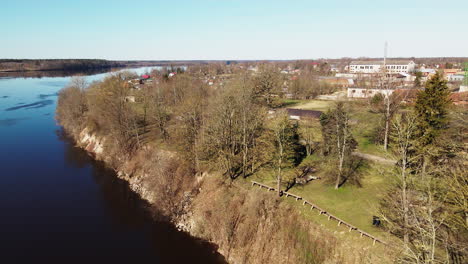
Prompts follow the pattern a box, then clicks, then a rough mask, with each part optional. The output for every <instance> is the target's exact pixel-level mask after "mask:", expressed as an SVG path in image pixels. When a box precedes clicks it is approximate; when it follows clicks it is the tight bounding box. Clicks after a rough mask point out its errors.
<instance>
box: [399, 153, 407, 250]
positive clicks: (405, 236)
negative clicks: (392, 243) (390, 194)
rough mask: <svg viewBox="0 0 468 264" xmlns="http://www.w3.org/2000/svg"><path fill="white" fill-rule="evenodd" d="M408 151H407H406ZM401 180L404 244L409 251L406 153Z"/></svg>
mask: <svg viewBox="0 0 468 264" xmlns="http://www.w3.org/2000/svg"><path fill="white" fill-rule="evenodd" d="M405 151H406V150H405ZM401 180H402V186H401V188H402V190H401V200H402V203H403V243H404V246H405V250H406V249H408V243H409V237H408V226H409V221H408V197H407V193H406V189H407V182H406V181H407V180H406V153H403V159H402V164H401Z"/></svg>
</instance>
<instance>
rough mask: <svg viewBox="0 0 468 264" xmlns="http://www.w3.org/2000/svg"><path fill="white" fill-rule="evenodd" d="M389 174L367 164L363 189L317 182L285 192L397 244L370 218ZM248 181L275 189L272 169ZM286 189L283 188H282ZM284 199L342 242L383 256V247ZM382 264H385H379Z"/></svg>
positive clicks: (385, 168)
mask: <svg viewBox="0 0 468 264" xmlns="http://www.w3.org/2000/svg"><path fill="white" fill-rule="evenodd" d="M391 171H392V166H385V165H380V164H376V163H369V164H368V165H367V166H366V169H365V171H364V172H363V176H362V181H361V183H362V187H357V186H353V185H350V184H348V183H346V184H345V185H343V186H342V187H340V188H339V189H338V190H335V189H334V186H333V185H330V184H327V183H325V181H324V180H323V179H320V180H314V181H311V182H309V183H308V184H306V185H304V186H300V185H295V186H294V187H292V188H291V189H290V190H289V191H288V192H290V193H293V194H296V195H299V196H301V197H303V198H304V199H306V200H308V201H310V202H312V203H314V204H316V205H318V206H320V207H321V208H322V209H324V210H326V211H327V212H330V213H331V214H333V215H335V216H337V217H338V218H341V219H342V220H344V221H346V222H348V223H350V224H352V225H354V226H356V227H357V228H359V229H362V230H364V231H365V232H368V233H369V234H372V235H374V236H375V237H377V238H380V239H382V240H383V241H385V242H389V243H391V242H394V241H395V240H396V238H395V237H393V236H392V235H390V234H389V233H387V232H386V231H384V230H383V229H381V228H378V227H375V226H373V225H372V217H373V216H375V215H378V210H379V203H380V200H381V199H382V198H383V197H384V194H385V193H386V190H387V189H388V188H389V187H390V185H391V182H393V181H392V176H391ZM286 174H289V177H291V175H292V171H291V170H289V171H286ZM286 177H288V176H286ZM250 179H251V180H254V181H258V182H263V183H264V184H267V185H269V186H272V187H275V188H276V179H275V174H274V172H273V170H271V169H263V170H262V171H260V172H258V173H257V174H255V175H253V176H252V177H250ZM285 186H286V185H285V184H284V185H283V188H285ZM272 195H273V193H272ZM283 199H284V202H286V203H289V204H291V205H292V206H294V207H296V208H297V210H298V211H299V212H300V213H301V214H302V215H303V216H304V217H306V219H308V220H310V221H311V222H314V223H316V224H318V225H320V226H322V227H323V228H325V229H327V230H329V231H331V232H333V233H334V234H335V235H336V236H337V237H338V238H339V239H344V241H346V243H350V244H355V245H356V244H357V245H359V246H360V247H363V248H364V247H368V248H373V249H372V250H373V251H377V252H378V253H376V254H385V253H384V252H385V250H386V248H385V246H383V245H379V244H378V245H377V246H376V247H372V240H371V239H367V238H361V237H360V235H359V234H358V233H357V232H348V231H349V230H348V228H347V227H345V226H343V225H342V226H338V225H337V222H336V221H333V220H330V221H329V220H328V218H327V217H326V216H323V215H319V214H318V211H317V210H310V207H309V206H304V205H303V203H302V201H295V200H294V199H291V198H283ZM384 262H387V261H383V262H382V263H384Z"/></svg>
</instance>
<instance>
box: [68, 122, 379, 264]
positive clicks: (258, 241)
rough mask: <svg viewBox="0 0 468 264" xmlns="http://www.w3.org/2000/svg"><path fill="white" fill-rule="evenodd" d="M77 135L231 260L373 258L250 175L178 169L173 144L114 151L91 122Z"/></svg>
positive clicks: (139, 191) (182, 227) (172, 217)
mask: <svg viewBox="0 0 468 264" xmlns="http://www.w3.org/2000/svg"><path fill="white" fill-rule="evenodd" d="M70 134H71V135H73V133H70ZM74 138H75V140H76V142H77V145H78V146H79V147H81V148H83V149H85V150H86V151H87V152H88V153H89V154H90V155H91V156H92V157H94V158H95V159H97V160H101V161H103V162H105V163H106V164H108V165H109V166H111V167H113V168H114V169H115V171H116V172H117V175H118V177H119V178H120V179H123V180H125V181H127V182H128V184H129V187H130V189H131V190H133V191H134V192H135V193H137V194H138V195H139V196H140V197H141V198H142V199H144V200H146V201H147V202H148V203H149V204H151V205H152V206H153V207H154V208H155V210H158V211H159V212H160V213H162V214H163V215H165V216H166V217H167V218H168V219H169V220H170V221H171V222H172V223H173V224H174V225H176V226H177V228H178V229H180V230H183V231H185V232H187V233H189V234H190V235H192V236H194V237H197V238H200V239H203V240H206V241H209V242H211V243H214V244H216V245H217V247H218V252H219V253H220V254H222V255H223V256H224V257H225V259H226V260H227V261H228V262H229V263H366V262H367V263H369V261H372V260H371V259H372V256H370V255H369V250H370V249H364V250H363V249H360V248H356V247H355V245H352V244H349V243H347V242H345V241H340V240H339V239H337V237H336V236H335V234H334V233H333V232H330V231H329V230H326V229H324V228H323V227H321V226H319V225H317V224H315V223H311V222H309V221H307V220H305V219H304V218H303V217H302V216H301V215H300V214H299V213H298V212H297V210H295V209H294V208H293V207H292V206H291V205H290V204H289V203H287V202H284V201H282V200H281V199H278V198H277V197H276V196H275V195H274V194H271V193H263V192H261V191H258V190H256V189H252V188H250V185H249V184H247V181H235V182H230V181H223V180H222V177H219V176H218V175H217V174H216V172H205V173H203V174H201V175H198V176H194V177H193V178H189V179H187V178H185V177H180V176H181V175H180V173H184V168H183V165H180V163H179V162H180V161H181V160H180V159H179V157H178V154H177V152H172V151H167V150H157V149H155V148H152V147H150V146H145V147H144V148H142V149H141V150H139V151H138V152H137V153H135V154H134V155H133V156H132V157H130V158H123V157H115V156H112V154H110V153H111V152H112V150H111V146H110V144H109V143H110V142H108V141H106V137H105V136H99V135H98V133H95V132H92V131H91V130H90V129H89V128H85V129H83V130H82V131H81V132H79V133H77V134H75V137H74ZM154 167H157V168H158V169H157V173H156V174H154V171H153V172H152V170H153V169H154Z"/></svg>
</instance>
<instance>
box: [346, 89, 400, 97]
mask: <svg viewBox="0 0 468 264" xmlns="http://www.w3.org/2000/svg"><path fill="white" fill-rule="evenodd" d="M394 91H395V90H393V89H368V88H348V98H369V97H373V96H374V95H376V94H379V93H380V94H382V95H384V96H390V95H391V94H392V93H393V92H394Z"/></svg>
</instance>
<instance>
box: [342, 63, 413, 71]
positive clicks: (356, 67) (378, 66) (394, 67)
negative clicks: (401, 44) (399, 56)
mask: <svg viewBox="0 0 468 264" xmlns="http://www.w3.org/2000/svg"><path fill="white" fill-rule="evenodd" d="M415 66H416V64H415V63H414V61H412V60H387V61H386V68H387V70H386V72H387V73H388V74H398V73H408V72H412V71H414V67H415ZM382 68H383V61H380V60H379V61H352V62H351V63H350V64H349V72H350V73H380V72H382Z"/></svg>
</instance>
